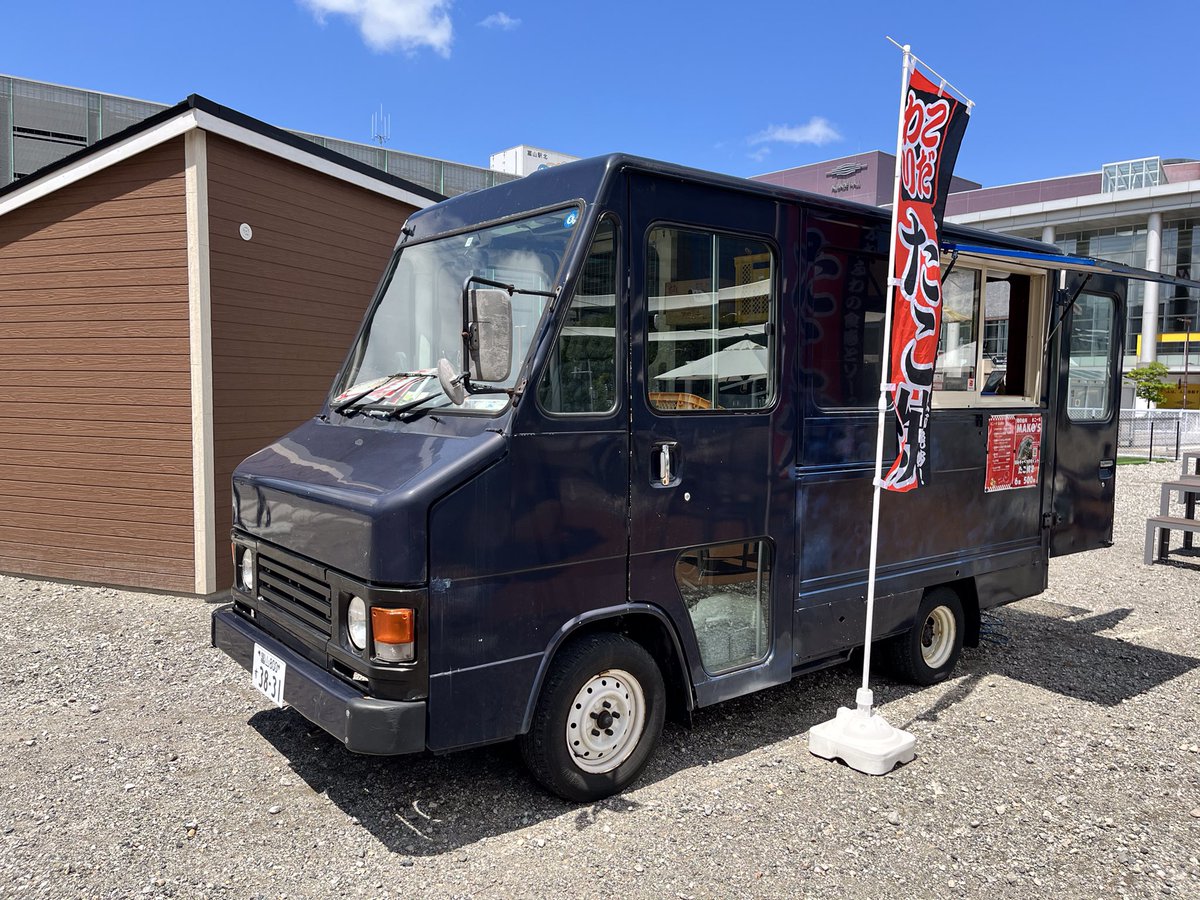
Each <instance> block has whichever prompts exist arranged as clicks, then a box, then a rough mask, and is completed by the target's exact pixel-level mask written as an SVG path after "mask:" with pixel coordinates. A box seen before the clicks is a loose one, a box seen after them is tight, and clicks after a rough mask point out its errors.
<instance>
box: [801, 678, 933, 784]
mask: <svg viewBox="0 0 1200 900" xmlns="http://www.w3.org/2000/svg"><path fill="white" fill-rule="evenodd" d="M855 701H856V703H857V704H858V708H857V709H848V708H847V707H845V706H841V707H838V711H837V716H836V717H834V718H832V719H830V720H829V721H828V722H822V723H821V724H820V725H814V726H813V727H812V728H810V729H809V730H808V750H809V752H810V753H812V754H813V755H815V756H820V757H822V758H824V759H834V758H835V757H836V758H838V759H840V760H842V762H844V763H845V764H846V765H848V766H849V767H850V768H852V769H856V770H858V771H859V772H865V773H866V774H867V775H886V774H887V773H888V772H890V771H891V770H892V769H894V768H895V767H896V766H898V765H902V764H903V763H906V762H912V761H913V760H914V759H915V758H916V756H917V749H916V748H917V739H916V737H914V736H913V735H911V734H909V733H908V732H907V731H902V730H901V729H899V728H893V727H892V726H891V725H889V724H888V723H887V720H886V719H884V718H883V717H882V716H880V715H878V714H876V713H875V712H873V711H872V709H871V706H872V704H873V703H874V696H873V695H872V693H871V691H870V690H868V689H867V688H859V689H858V694H857V695H856V697H855Z"/></svg>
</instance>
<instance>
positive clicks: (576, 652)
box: [517, 633, 667, 803]
mask: <svg viewBox="0 0 1200 900" xmlns="http://www.w3.org/2000/svg"><path fill="white" fill-rule="evenodd" d="M614 672H616V673H623V674H620V675H612V674H611V673H614ZM589 686H591V687H593V689H594V691H595V692H591V691H588V690H587V689H588V687H589ZM605 697H607V698H608V699H604V698H605ZM666 699H667V697H666V689H665V687H664V686H663V677H662V672H661V671H659V668H658V665H657V664H656V663H655V662H654V659H653V657H651V656H650V654H649V653H647V652H646V650H645V649H644V648H643V647H642V646H641V645H640V644H638V643H635V642H634V641H631V640H630V639H629V638H627V637H623V636H622V635H619V634H607V633H606V634H593V635H588V636H585V637H583V638H580V639H579V640H576V641H573V642H571V643H569V644H567V645H566V646H565V647H563V648H562V649H561V650H560V651H559V652H558V654H557V655H556V656H555V658H554V661H553V663H552V665H551V668H550V672H549V674H548V675H547V676H546V681H545V683H544V684H543V685H542V692H541V694H540V695H539V696H538V701H537V706H536V707H535V709H534V713H533V723H532V725H531V726H530V729H529V733H528V734H523V735H521V736H520V737H518V738H517V744H518V746H519V747H520V750H521V756H522V758H524V760H525V765H526V766H528V768H529V771H530V773H532V775H533V777H534V779H536V780H537V782H538V783H539V784H541V785H542V786H543V787H545V788H547V789H548V790H550V791H552V792H553V793H555V794H558V795H559V796H560V797H562V798H564V799H566V800H572V801H575V802H578V803H588V802H592V801H595V800H600V799H603V798H604V797H609V796H612V795H613V794H616V793H619V792H620V791H622V790H624V789H625V787H627V786H628V785H629V784H630V783H631V782H633V780H634V779H635V778H637V777H638V775H639V774H641V771H642V769H643V768H644V767H645V765H646V763H647V762H648V761H649V759H650V756H651V754H653V752H654V748H655V747H656V746H657V744H658V739H659V736H660V735H661V734H662V726H663V714H664V711H665V707H666ZM577 701H578V702H577ZM638 707H640V708H641V713H640V715H639V713H638ZM619 710H624V713H625V715H624V718H623V721H620V720H621V719H622V716H621V713H620V712H619ZM614 713H615V717H614ZM585 716H590V719H586V718H584V717H585ZM639 722H640V725H639ZM585 724H586V725H587V726H588V727H586V735H585V736H584V739H583V740H582V741H581V740H574V741H573V744H574V747H572V746H571V744H569V743H568V738H567V734H568V732H570V733H571V734H580V731H579V728H580V726H584V725H585ZM585 748H587V749H585ZM605 753H609V754H610V755H609V757H608V759H607V760H606V759H604V754H605ZM585 755H586V757H587V758H586V759H585ZM614 759H617V760H619V762H618V763H617V764H616V765H615V767H614V766H612V765H611V762H610V761H611V760H614Z"/></svg>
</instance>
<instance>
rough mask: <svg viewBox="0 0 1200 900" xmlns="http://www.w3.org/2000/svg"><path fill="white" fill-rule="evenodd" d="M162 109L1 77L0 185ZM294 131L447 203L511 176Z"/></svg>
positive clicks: (86, 92) (165, 106) (81, 91)
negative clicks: (437, 196)
mask: <svg viewBox="0 0 1200 900" xmlns="http://www.w3.org/2000/svg"><path fill="white" fill-rule="evenodd" d="M167 108H168V106H167V105H166V104H162V103H150V102H148V101H145V100H133V99H130V98H128V97H118V96H115V95H113V94H102V93H99V92H97V91H85V90H80V89H78V88H70V87H61V86H59V85H55V84H46V83H44V82H40V81H29V80H27V79H24V78H13V77H10V76H7V75H0V187H3V186H5V185H7V184H10V183H11V182H13V181H15V180H17V179H18V178H23V177H25V176H26V175H30V174H32V173H34V172H36V171H37V170H38V169H41V168H42V167H43V166H47V165H50V164H51V163H54V162H57V161H58V160H60V159H62V158H63V157H65V156H69V155H70V154H72V153H74V152H76V151H77V150H79V149H80V148H82V147H90V146H91V145H92V144H94V143H96V141H98V140H100V139H102V138H106V137H110V136H112V135H114V134H116V133H117V132H119V131H122V130H124V129H125V128H128V127H129V126H130V125H134V124H136V123H138V122H140V121H142V120H143V119H146V118H149V117H150V116H152V115H154V114H155V113H157V112H160V111H162V110H164V109H167ZM292 133H293V134H295V135H297V136H299V137H302V138H304V139H306V140H309V141H312V142H313V143H315V144H319V145H321V146H322V147H326V148H328V149H330V150H333V151H335V152H337V153H342V154H344V155H346V156H349V157H352V158H354V159H357V160H359V161H360V162H363V163H366V164H367V165H370V166H374V167H375V168H377V169H380V170H382V171H384V172H387V173H388V174H389V175H395V176H397V177H398V178H404V179H406V180H408V181H411V182H413V183H414V184H419V185H421V186H422V187H425V188H429V189H430V190H434V191H437V192H438V193H440V194H444V195H446V196H448V197H452V196H454V195H456V194H462V193H465V192H467V191H473V190H478V189H480V188H486V187H491V186H492V185H495V184H500V183H502V182H506V181H512V180H513V179H514V178H515V177H517V176H514V175H506V174H504V173H502V172H493V171H492V170H490V169H484V168H481V167H479V166H467V165H462V164H461V163H452V162H444V161H443V160H440V159H433V158H431V157H428V156H417V155H415V154H412V153H402V152H400V151H398V150H389V149H387V148H385V147H381V146H376V145H372V144H359V143H355V142H353V141H342V140H338V139H336V138H329V137H322V136H320V135H315V134H309V133H307V132H302V131H293V132H292Z"/></svg>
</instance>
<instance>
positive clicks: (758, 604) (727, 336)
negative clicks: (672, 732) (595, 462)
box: [629, 174, 798, 705]
mask: <svg viewBox="0 0 1200 900" xmlns="http://www.w3.org/2000/svg"><path fill="white" fill-rule="evenodd" d="M793 215H794V216H795V220H796V221H798V214H796V213H794V211H792V210H790V209H789V208H788V207H786V205H783V204H779V203H777V202H776V201H774V200H773V199H771V198H768V197H762V196H755V195H753V194H747V193H743V192H738V191H731V190H726V189H722V188H719V187H715V186H709V185H703V184H697V183H687V182H680V181H676V180H668V179H662V178H656V177H654V176H652V175H649V174H636V175H633V176H632V177H631V181H630V229H629V231H630V248H629V258H630V261H631V266H630V297H631V304H630V306H631V349H632V352H631V370H632V371H631V376H632V377H631V404H630V408H631V420H630V421H631V429H632V434H631V441H630V535H629V538H630V545H629V599H630V600H631V601H633V602H648V603H652V604H654V605H656V606H658V607H660V608H662V609H664V610H665V611H667V612H668V614H669V615H670V616H671V618H672V620H673V621H674V622H675V624H676V628H677V631H678V632H679V634H680V636H681V640H682V642H683V645H684V649H685V652H686V654H687V656H688V663H689V668H690V670H691V671H690V674H691V679H692V683H693V685H694V686H695V690H696V699H697V702H698V703H699V704H700V705H704V704H706V703H711V702H716V701H718V700H722V699H726V698H728V697H732V696H736V695H738V694H743V693H746V692H748V691H751V690H756V689H758V688H761V687H765V686H767V685H769V684H777V683H780V682H783V681H786V680H787V679H788V678H790V676H791V603H790V598H791V595H792V590H793V577H792V575H791V573H792V572H793V571H794V560H793V554H794V547H793V535H794V527H795V525H794V512H795V494H794V484H793V482H792V480H791V468H792V467H791V463H792V446H793V439H794V433H795V421H794V418H793V415H792V412H791V411H792V410H794V407H795V404H794V401H793V394H792V391H793V384H792V380H793V379H792V374H791V373H792V372H794V371H795V366H794V361H793V351H792V350H791V349H790V347H789V345H794V344H795V343H796V341H795V338H794V334H793V329H794V327H795V324H794V318H792V317H793V316H794V310H795V304H794V303H789V302H784V298H785V297H787V296H788V295H789V292H793V293H794V291H795V278H794V272H793V271H791V269H790V268H789V267H790V266H793V265H794V261H793V258H794V255H795V254H794V253H793V254H786V253H784V252H783V251H781V248H780V245H781V244H784V246H788V245H790V243H791V241H792V240H793V239H794V238H793V237H792V235H791V234H790V233H788V229H789V228H791V227H792V225H789V224H788V222H789V216H793ZM781 235H782V236H781Z"/></svg>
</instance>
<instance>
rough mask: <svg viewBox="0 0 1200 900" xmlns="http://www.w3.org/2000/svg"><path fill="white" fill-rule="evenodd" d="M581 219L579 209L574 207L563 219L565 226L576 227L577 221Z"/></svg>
mask: <svg viewBox="0 0 1200 900" xmlns="http://www.w3.org/2000/svg"><path fill="white" fill-rule="evenodd" d="M578 221H579V210H577V209H573V210H571V211H570V212H569V213H567V217H566V218H565V219H563V228H574V227H575V223H576V222H578Z"/></svg>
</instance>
